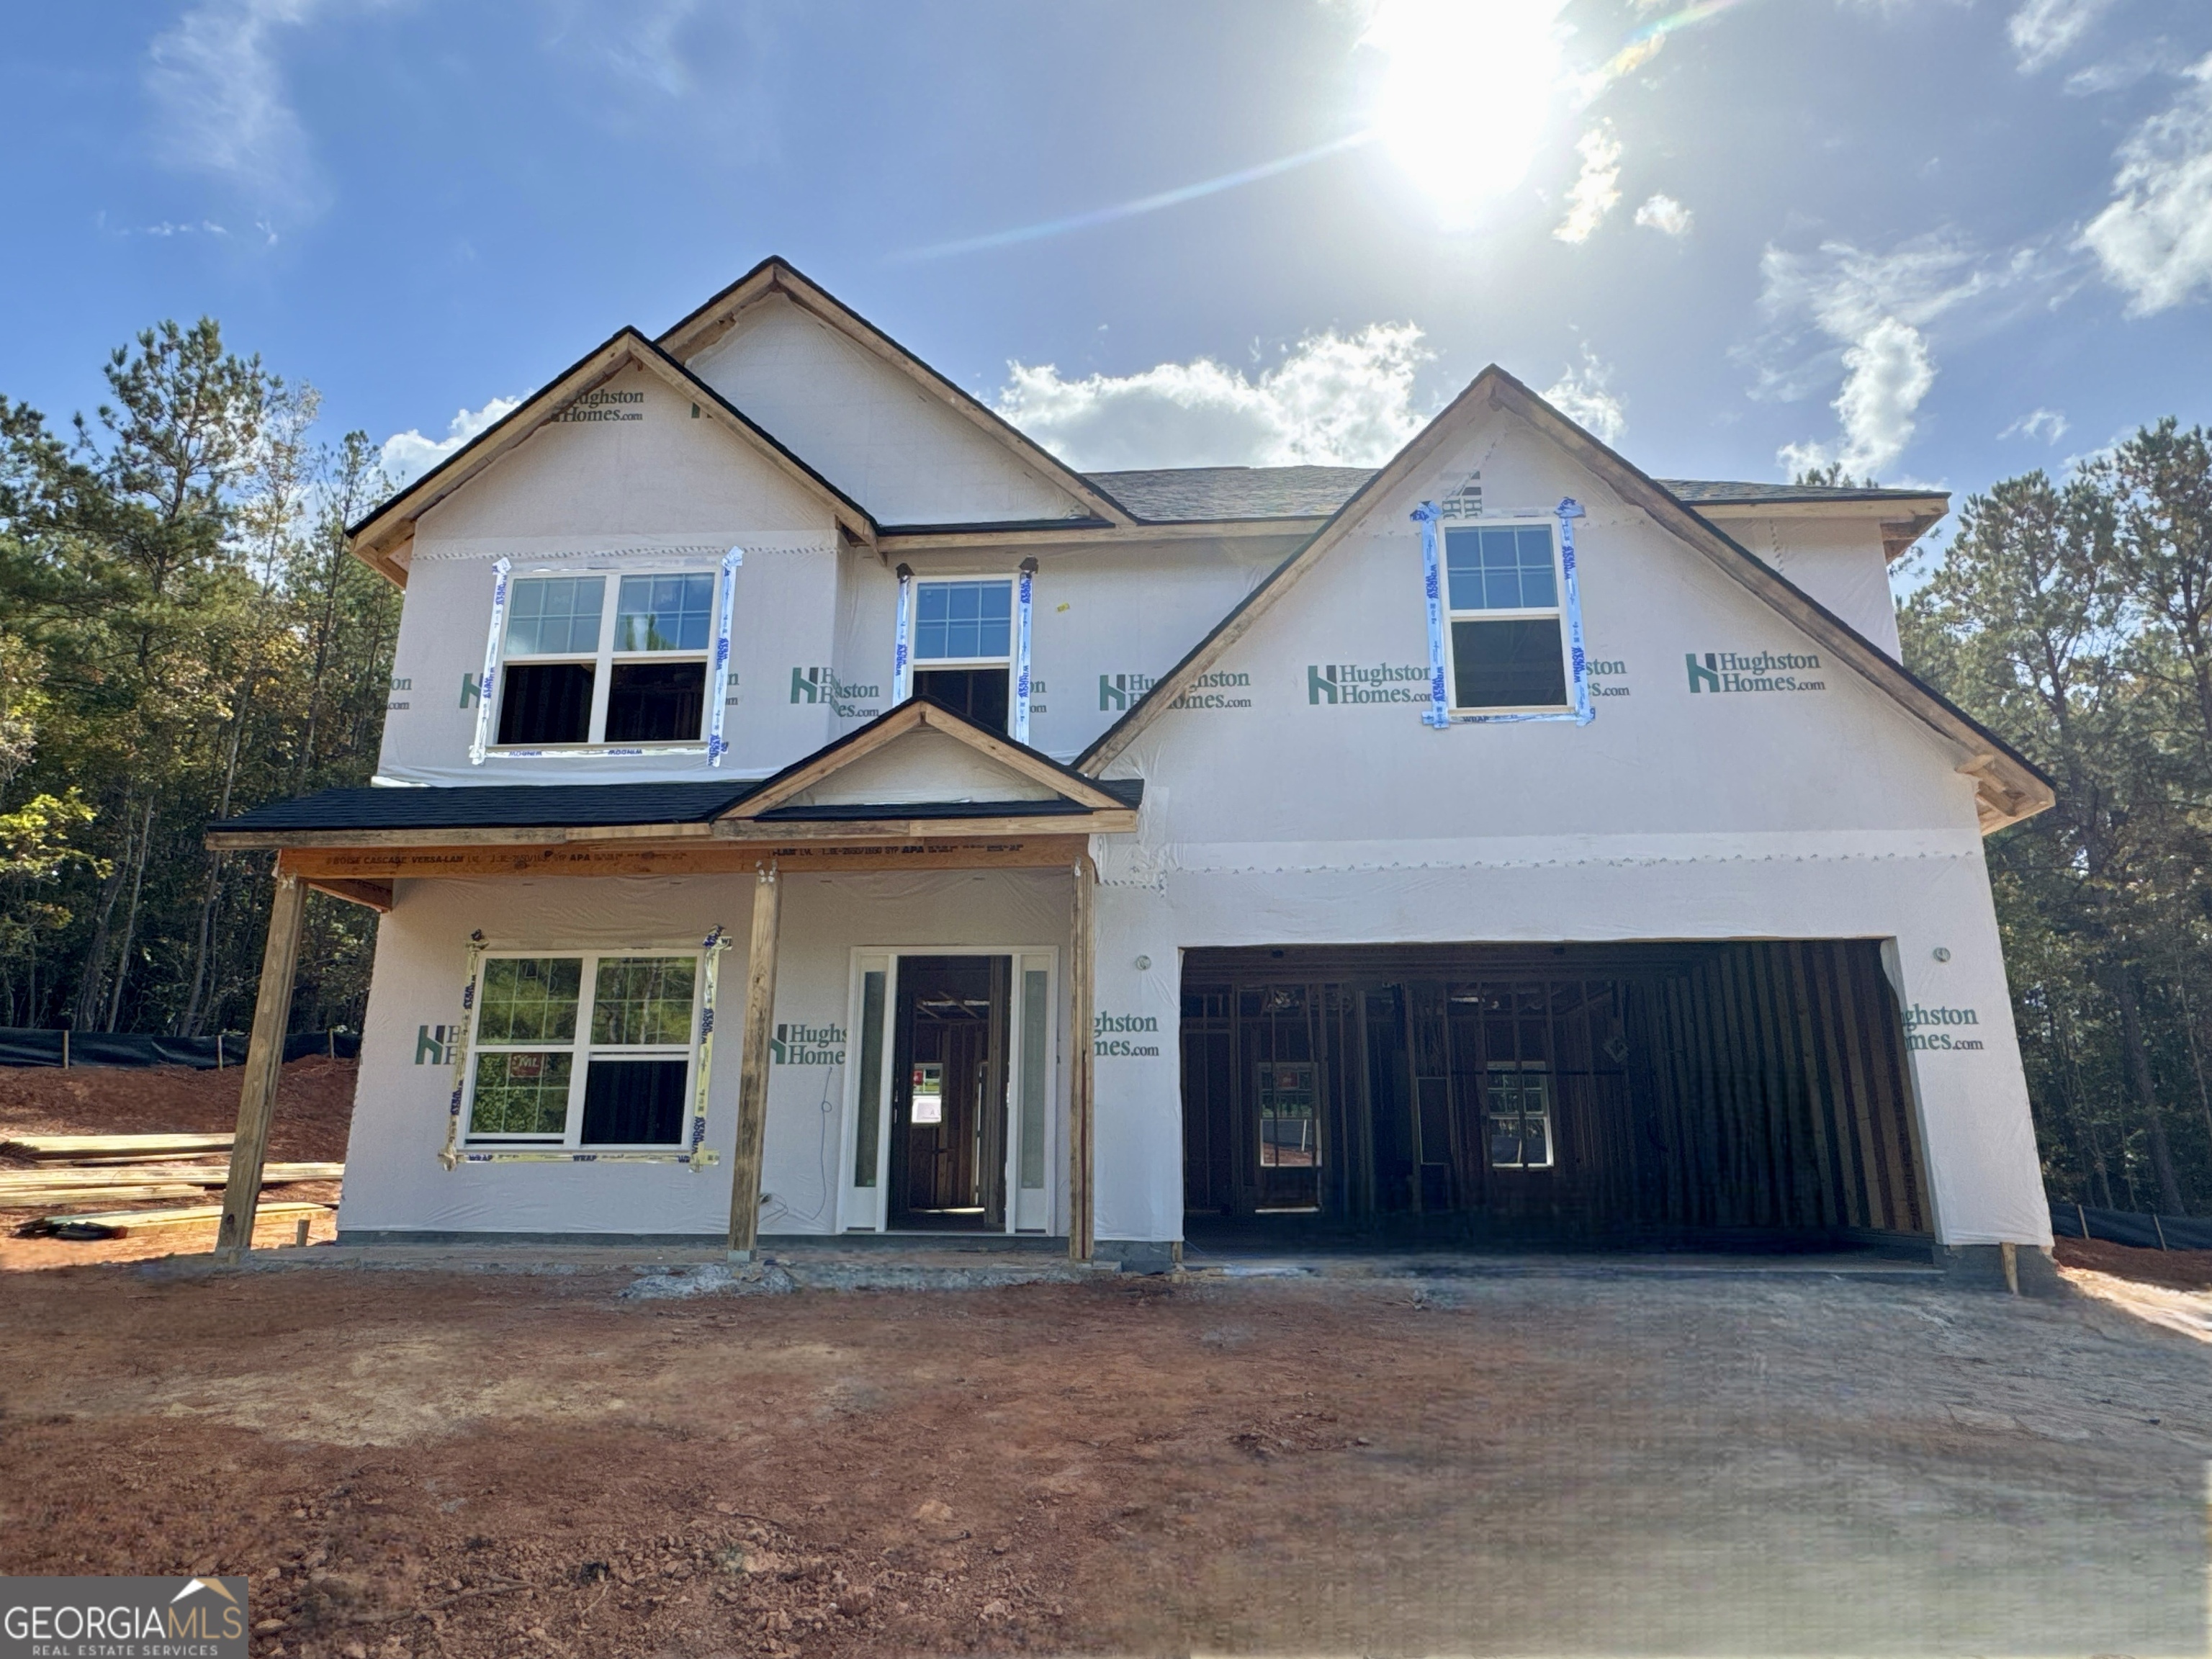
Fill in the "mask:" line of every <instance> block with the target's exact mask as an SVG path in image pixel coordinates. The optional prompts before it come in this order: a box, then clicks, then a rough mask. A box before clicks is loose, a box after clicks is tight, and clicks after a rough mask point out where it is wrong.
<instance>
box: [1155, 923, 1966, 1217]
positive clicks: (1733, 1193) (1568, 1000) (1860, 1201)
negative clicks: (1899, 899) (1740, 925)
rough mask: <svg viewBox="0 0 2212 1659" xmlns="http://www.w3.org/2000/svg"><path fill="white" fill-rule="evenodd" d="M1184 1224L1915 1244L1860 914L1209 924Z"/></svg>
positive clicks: (1920, 1207)
mask: <svg viewBox="0 0 2212 1659" xmlns="http://www.w3.org/2000/svg"><path fill="white" fill-rule="evenodd" d="M1182 1091H1183V1136H1184V1143H1183V1178H1184V1206H1185V1215H1186V1219H1185V1231H1186V1234H1187V1236H1188V1238H1189V1240H1190V1242H1191V1243H1192V1244H1193V1245H1194V1246H1195V1247H1198V1248H1201V1249H1203V1248H1205V1247H1206V1246H1207V1245H1209V1244H1211V1245H1214V1246H1217V1247H1222V1248H1233V1247H1237V1246H1240V1245H1252V1244H1257V1245H1261V1246H1263V1247H1264V1246H1273V1245H1280V1244H1285V1243H1291V1242H1293V1241H1297V1240H1305V1241H1311V1242H1320V1241H1323V1240H1330V1241H1352V1240H1359V1241H1364V1242H1367V1243H1406V1244H1409V1245H1413V1244H1419V1245H1436V1244H1442V1243H1469V1244H1485V1243H1496V1244H1545V1245H1581V1246H1585V1247H1596V1248H1620V1249H1652V1248H1668V1247H1674V1248H1692V1249H1716V1248H1735V1249H1798V1250H1816V1249H1838V1248H1853V1247H1874V1248H1878V1249H1896V1250H1899V1251H1907V1252H1912V1253H1923V1252H1925V1251H1926V1250H1927V1249H1929V1246H1930V1245H1931V1244H1932V1243H1933V1238H1932V1234H1933V1226H1932V1221H1931V1218H1930V1215H1929V1206H1928V1201H1927V1197H1926V1194H1925V1190H1924V1187H1923V1176H1922V1171H1923V1160H1922V1156H1921V1151H1920V1146H1919V1140H1918V1135H1917V1127H1916V1123H1915V1117H1914V1112H1913V1108H1912V1097H1911V1081H1910V1076H1909V1072H1908V1069H1907V1066H1906V1063H1905V1029H1904V1024H1903V1022H1902V1019H1901V1018H1900V1015H1899V1006H1898V1001H1897V998H1896V995H1895V994H1894V992H1893V989H1892V987H1891V986H1890V983H1889V980H1888V978H1887V975H1885V974H1884V972H1883V969H1882V963H1881V945H1880V942H1879V941H1876V940H1872V939H1815V940H1790V941H1760V942H1755V943H1665V944H1636V945H1459V946H1419V947H1381V946H1359V947H1344V948H1330V947H1316V946H1293V947H1285V948H1282V949H1244V950H1199V951H1188V952H1186V954H1185V957H1184V961H1183V977H1182Z"/></svg>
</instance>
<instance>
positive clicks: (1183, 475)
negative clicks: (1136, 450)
mask: <svg viewBox="0 0 2212 1659" xmlns="http://www.w3.org/2000/svg"><path fill="white" fill-rule="evenodd" d="M1085 476H1086V477H1089V478H1090V479H1091V482H1092V483H1095V484H1097V486H1098V487H1099V488H1100V489H1103V490H1105V491H1106V492H1107V493H1108V494H1109V495H1112V496H1113V497H1114V498H1115V500H1116V501H1120V502H1121V504H1122V505H1123V506H1124V507H1127V508H1128V509H1129V511H1130V512H1132V513H1135V514H1136V515H1137V516H1138V517H1139V519H1144V520H1149V521H1150V522H1152V523H1154V524H1203V523H1209V522H1212V521H1216V520H1226V519H1322V518H1327V517H1328V515H1329V514H1330V513H1334V512H1335V511H1336V509H1337V508H1339V507H1342V506H1343V505H1344V504H1345V502H1346V501H1349V500H1351V499H1352V493H1353V492H1354V491H1355V490H1357V489H1358V488H1359V487H1360V485H1362V484H1364V483H1366V482H1367V481H1368V480H1369V479H1370V478H1371V477H1374V476H1375V469H1374V468H1372V467H1365V466H1176V467H1155V468H1152V469H1150V470H1147V471H1131V472H1092V473H1088V474H1085ZM1658 483H1659V485H1660V487H1661V488H1662V489H1667V490H1668V491H1670V492H1672V493H1673V495H1674V497H1675V498H1676V499H1677V500H1679V501H1684V502H1686V503H1687V504H1688V505H1690V506H1692V507H1719V506H1737V505H1750V504H1764V503H1769V502H1771V503H1775V504H1781V503H1784V502H1794V503H1798V504H1803V503H1806V502H1814V501H1925V500H1926V499H1927V498H1928V497H1929V496H1930V495H1937V494H1940V493H1941V492H1940V491H1936V490H1928V489H1857V488H1853V487H1848V486H1846V487H1838V486H1835V485H1830V484H1775V483H1738V482H1734V481H1729V480H1718V479H1706V478H1662V479H1660V480H1658Z"/></svg>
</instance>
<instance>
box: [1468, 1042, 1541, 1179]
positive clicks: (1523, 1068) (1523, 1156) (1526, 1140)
mask: <svg viewBox="0 0 2212 1659" xmlns="http://www.w3.org/2000/svg"><path fill="white" fill-rule="evenodd" d="M1488 1089H1489V1099H1488V1100H1487V1101H1486V1103H1485V1104H1486V1106H1487V1108H1488V1114H1489V1119H1490V1167H1491V1168H1492V1169H1493V1170H1548V1169H1550V1168H1551V1167H1552V1073H1551V1068H1550V1067H1549V1066H1547V1065H1546V1064H1545V1063H1544V1062H1543V1061H1542V1060H1492V1061H1491V1062H1490V1076H1489V1079H1488Z"/></svg>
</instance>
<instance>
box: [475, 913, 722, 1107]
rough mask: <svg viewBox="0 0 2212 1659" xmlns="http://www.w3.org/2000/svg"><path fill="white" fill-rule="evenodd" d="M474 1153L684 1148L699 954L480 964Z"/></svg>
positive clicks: (501, 959)
mask: <svg viewBox="0 0 2212 1659" xmlns="http://www.w3.org/2000/svg"><path fill="white" fill-rule="evenodd" d="M699 981H700V957H699V953H698V952H697V951H623V952H613V951H608V952H604V953H600V952H591V951H584V952H577V953H573V954H568V955H556V954H546V955H528V954H512V955H510V954H501V955H490V956H487V957H485V958H484V961H483V981H482V984H481V994H479V996H478V997H477V1013H476V1026H475V1030H474V1031H473V1033H472V1034H471V1035H472V1039H473V1041H472V1046H471V1049H470V1053H471V1056H472V1059H471V1069H470V1073H469V1102H468V1120H467V1121H468V1141H469V1144H470V1145H471V1146H485V1145H489V1146H566V1147H635V1148H645V1147H668V1146H679V1145H681V1144H682V1142H683V1139H684V1127H685V1123H686V1114H687V1111H688V1110H689V1107H690V1099H691V1082H692V1075H693V1070H692V1068H693V1067H694V1066H696V1064H697V1044H698V1025H699V1013H698V1008H699Z"/></svg>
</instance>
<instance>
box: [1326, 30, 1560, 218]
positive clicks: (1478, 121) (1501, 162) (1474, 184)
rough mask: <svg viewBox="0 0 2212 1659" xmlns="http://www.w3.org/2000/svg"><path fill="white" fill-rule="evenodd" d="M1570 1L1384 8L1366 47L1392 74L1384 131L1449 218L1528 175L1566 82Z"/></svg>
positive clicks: (1386, 83) (1379, 123) (1381, 112)
mask: <svg viewBox="0 0 2212 1659" xmlns="http://www.w3.org/2000/svg"><path fill="white" fill-rule="evenodd" d="M1564 9H1565V0H1380V3H1379V4H1377V5H1376V9H1375V12H1374V15H1373V16H1372V18H1371V19H1370V21H1369V23H1368V26H1367V30H1366V33H1364V34H1363V35H1361V36H1360V40H1359V44H1360V45H1361V46H1370V47H1372V48H1374V49H1375V50H1376V52H1381V53H1382V54H1383V59H1384V62H1385V64H1386V68H1385V70H1384V72H1383V78H1382V88H1381V93H1380V100H1379V102H1378V104H1377V106H1376V112H1375V116H1376V122H1375V124H1376V128H1377V130H1378V131H1380V132H1381V133H1382V135H1383V143H1384V145H1385V147H1386V148H1387V149H1389V152H1390V155H1391V156H1392V158H1393V159H1394V160H1395V161H1396V162H1397V163H1398V165H1399V166H1400V167H1403V168H1404V169H1405V171H1406V173H1407V177H1408V178H1410V179H1413V181H1414V183H1415V184H1417V185H1419V186H1420V188H1421V189H1422V190H1423V191H1425V192H1426V194H1427V195H1428V196H1429V197H1430V198H1431V200H1432V201H1433V202H1434V203H1435V204H1436V205H1437V210H1439V211H1440V212H1441V213H1443V216H1445V217H1446V218H1447V219H1451V220H1464V219H1466V218H1468V216H1471V215H1472V214H1473V213H1474V210H1475V209H1477V208H1478V207H1480V205H1481V204H1483V203H1484V202H1486V201H1488V200H1489V199H1490V198H1492V197H1496V196H1498V195H1501V194H1503V193H1504V192H1505V191H1510V190H1511V189H1512V188H1513V187H1514V186H1515V185H1518V184H1519V183H1520V182H1521V181H1522V179H1524V178H1525V177H1526V176H1527V175H1528V167H1529V164H1530V163H1531V162H1532V161H1534V160H1535V159H1536V155H1537V152H1538V151H1539V150H1540V149H1542V148H1543V145H1544V143H1545V140H1546V138H1547V130H1548V129H1549V128H1550V126H1551V125H1552V120H1553V111H1554V106H1556V104H1557V102H1558V101H1559V97H1560V94H1561V92H1562V89H1563V87H1564V84H1565V79H1566V74H1565V52H1564V47H1563V41H1562V39H1561V36H1562V33H1563V31H1562V28H1561V26H1560V23H1559V14H1560V12H1561V11H1562V10H1564Z"/></svg>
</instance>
